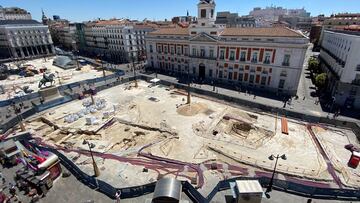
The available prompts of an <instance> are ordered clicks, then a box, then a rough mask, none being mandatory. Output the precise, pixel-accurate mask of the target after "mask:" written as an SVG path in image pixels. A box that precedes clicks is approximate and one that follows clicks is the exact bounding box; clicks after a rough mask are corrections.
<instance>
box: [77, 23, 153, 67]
mask: <svg viewBox="0 0 360 203" xmlns="http://www.w3.org/2000/svg"><path fill="white" fill-rule="evenodd" d="M84 30H85V41H86V46H87V50H88V51H89V52H91V53H94V54H95V55H104V56H105V57H106V58H108V59H111V60H114V61H118V62H129V61H131V60H132V57H134V59H135V60H136V61H137V60H143V56H146V54H145V50H146V47H145V34H146V33H148V32H150V31H153V30H154V29H153V28H152V27H149V26H146V25H136V24H133V23H129V22H128V21H126V20H103V21H96V22H90V23H87V24H86V25H85V29H84Z"/></svg>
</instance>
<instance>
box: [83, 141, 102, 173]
mask: <svg viewBox="0 0 360 203" xmlns="http://www.w3.org/2000/svg"><path fill="white" fill-rule="evenodd" d="M82 144H83V145H86V144H87V145H88V147H89V151H90V155H91V158H92V161H93V167H94V176H95V177H99V176H100V171H99V168H98V166H97V165H96V162H95V159H94V156H93V153H92V150H91V149H92V148H95V144H94V143H90V142H89V141H87V140H84V141H83V143H82Z"/></svg>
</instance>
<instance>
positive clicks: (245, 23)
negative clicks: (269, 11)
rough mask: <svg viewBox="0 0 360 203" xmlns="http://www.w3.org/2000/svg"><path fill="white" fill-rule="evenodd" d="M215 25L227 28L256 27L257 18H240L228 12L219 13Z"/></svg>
mask: <svg viewBox="0 0 360 203" xmlns="http://www.w3.org/2000/svg"><path fill="white" fill-rule="evenodd" d="M215 24H220V25H221V24H222V25H225V26H226V27H255V26H256V23H255V18H254V17H252V16H239V15H238V14H237V13H230V12H228V11H225V12H218V13H217V15H216V21H215Z"/></svg>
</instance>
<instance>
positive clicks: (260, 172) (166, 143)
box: [25, 81, 360, 193]
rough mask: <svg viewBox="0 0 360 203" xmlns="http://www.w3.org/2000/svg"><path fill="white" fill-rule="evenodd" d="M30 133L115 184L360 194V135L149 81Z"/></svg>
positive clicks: (61, 109)
mask: <svg viewBox="0 0 360 203" xmlns="http://www.w3.org/2000/svg"><path fill="white" fill-rule="evenodd" d="M25 125H26V129H28V130H30V132H31V133H32V134H33V136H34V137H35V138H36V140H37V141H38V142H39V143H41V144H42V145H44V146H48V147H52V148H55V149H57V150H59V151H60V152H62V153H64V154H65V155H66V156H67V157H68V158H69V159H71V160H72V161H73V162H74V163H75V164H76V165H77V166H79V167H80V168H81V169H82V170H83V171H85V172H86V173H88V174H92V173H93V162H92V159H91V156H90V154H89V151H88V150H89V148H88V145H86V144H84V143H85V142H84V140H85V141H87V142H89V143H92V144H94V146H93V148H92V151H93V154H94V157H95V162H96V164H97V166H98V168H99V170H100V176H99V177H98V178H99V179H101V180H104V181H107V182H108V183H110V184H111V185H113V186H114V187H129V186H137V185H143V184H146V183H151V182H154V181H156V180H158V179H159V178H162V177H164V176H166V177H176V178H177V179H179V180H187V181H189V182H191V184H193V185H194V186H197V187H198V188H199V189H200V191H201V192H204V193H206V192H208V191H209V189H211V188H213V186H214V185H215V184H216V183H217V182H218V181H219V180H223V179H227V178H231V177H238V176H251V177H260V176H267V177H269V176H271V172H272V170H273V168H274V164H275V161H271V160H269V159H268V157H269V156H270V155H272V154H273V155H275V156H276V155H278V154H280V155H281V154H286V157H287V160H281V161H279V164H278V166H277V172H278V175H277V177H276V178H277V179H283V180H289V181H294V182H301V183H304V184H308V185H321V186H323V187H329V188H330V187H331V188H360V168H359V167H358V168H351V167H349V166H348V161H349V159H350V157H351V155H352V152H351V151H350V150H348V149H347V148H345V146H346V145H349V144H352V145H353V148H357V149H359V148H360V144H359V141H358V140H357V138H356V135H355V134H354V132H352V131H351V130H349V129H342V128H337V127H334V126H327V125H320V124H313V123H307V122H304V121H300V120H294V119H290V118H286V117H285V116H284V115H280V114H269V113H265V112H261V111H256V112H255V111H249V110H247V109H244V108H242V107H239V106H236V105H235V104H229V103H225V102H223V101H219V100H216V99H214V98H210V97H206V96H204V95H195V94H192V95H191V96H189V95H188V93H187V92H186V91H184V90H180V89H176V88H174V87H172V86H163V85H158V84H153V83H150V82H145V81H138V82H137V83H136V85H135V84H134V83H126V84H123V85H119V86H115V87H112V88H109V89H107V90H104V91H101V92H98V93H97V95H94V96H89V97H87V98H84V99H82V100H76V101H72V102H69V103H66V104H63V105H61V106H57V107H54V108H51V109H49V110H46V111H43V112H42V113H40V114H37V115H35V116H33V117H31V118H29V119H27V120H26V123H25Z"/></svg>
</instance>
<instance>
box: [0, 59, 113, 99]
mask: <svg viewBox="0 0 360 203" xmlns="http://www.w3.org/2000/svg"><path fill="white" fill-rule="evenodd" d="M54 59H55V57H48V58H41V59H33V60H28V61H19V62H18V61H15V62H11V63H7V64H5V65H6V67H7V69H8V72H7V73H1V72H0V74H1V75H2V76H5V78H2V79H0V101H2V100H8V99H12V98H14V97H21V96H24V95H26V94H30V93H32V92H37V91H39V90H40V88H39V86H38V84H39V81H40V80H41V79H42V78H43V73H46V74H48V75H50V74H53V75H54V77H55V78H54V84H53V85H55V86H59V85H65V84H69V83H73V82H78V81H82V80H87V79H91V78H97V77H102V76H103V72H102V71H99V70H97V69H96V68H95V67H94V66H93V65H91V64H80V63H78V68H77V69H75V68H74V69H63V68H60V67H58V66H55V65H53V62H54ZM2 71H3V70H2ZM106 74H110V72H107V71H106ZM47 85H48V86H49V85H50V84H49V83H48V84H47Z"/></svg>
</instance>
